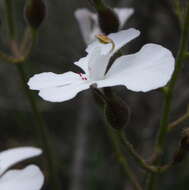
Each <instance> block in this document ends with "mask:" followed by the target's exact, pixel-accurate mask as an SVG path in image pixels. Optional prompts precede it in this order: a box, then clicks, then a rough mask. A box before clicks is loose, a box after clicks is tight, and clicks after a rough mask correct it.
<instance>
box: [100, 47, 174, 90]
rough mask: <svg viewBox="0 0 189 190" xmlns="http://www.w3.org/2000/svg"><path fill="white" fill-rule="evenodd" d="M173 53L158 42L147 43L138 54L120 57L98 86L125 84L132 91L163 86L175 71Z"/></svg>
mask: <svg viewBox="0 0 189 190" xmlns="http://www.w3.org/2000/svg"><path fill="white" fill-rule="evenodd" d="M174 63H175V59H174V57H173V55H172V53H171V52H170V51H169V50H168V49H166V48H164V47H162V46H160V45H156V44H146V45H145V46H143V48H142V49H141V50H140V51H139V52H138V53H136V54H133V55H127V56H122V57H120V58H118V59H117V60H116V61H115V62H114V63H113V65H112V67H111V68H110V70H109V71H108V73H107V75H106V79H105V80H104V81H99V82H98V87H105V86H115V85H124V86H126V87H127V88H128V89H130V90H132V91H142V92H147V91H149V90H153V89H157V88H160V87H163V86H165V85H166V84H167V82H168V81H169V80H170V78H171V76H172V74H173V71H174Z"/></svg>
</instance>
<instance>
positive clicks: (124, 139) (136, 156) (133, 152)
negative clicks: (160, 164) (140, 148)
mask: <svg viewBox="0 0 189 190" xmlns="http://www.w3.org/2000/svg"><path fill="white" fill-rule="evenodd" d="M118 135H119V137H120V139H121V140H122V142H123V143H124V145H125V147H126V148H127V151H128V153H129V154H130V155H131V156H132V157H133V158H134V159H135V161H136V162H137V163H138V164H139V165H140V166H141V168H143V169H145V170H147V171H149V172H154V173H155V172H158V171H159V169H158V168H156V167H155V166H152V165H149V164H147V162H146V161H145V160H144V159H143V158H142V157H141V156H140V155H139V154H138V153H137V152H136V150H135V149H134V147H133V145H132V144H131V143H130V142H129V141H128V139H127V137H126V136H125V134H124V131H118Z"/></svg>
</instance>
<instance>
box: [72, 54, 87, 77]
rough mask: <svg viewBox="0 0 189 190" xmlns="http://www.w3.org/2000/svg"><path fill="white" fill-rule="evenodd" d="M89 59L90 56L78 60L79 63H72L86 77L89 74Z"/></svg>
mask: <svg viewBox="0 0 189 190" xmlns="http://www.w3.org/2000/svg"><path fill="white" fill-rule="evenodd" d="M89 57H90V55H89V54H88V55H87V56H86V57H82V58H81V59H79V61H77V62H75V63H74V64H75V65H77V66H78V67H80V68H81V69H82V70H83V71H84V72H85V74H87V75H88V74H89V66H88V64H89Z"/></svg>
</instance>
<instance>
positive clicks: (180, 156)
mask: <svg viewBox="0 0 189 190" xmlns="http://www.w3.org/2000/svg"><path fill="white" fill-rule="evenodd" d="M185 156H186V150H184V149H182V148H180V149H179V150H178V151H176V153H175V155H174V157H173V164H178V163H180V162H182V160H183V159H184V158H185Z"/></svg>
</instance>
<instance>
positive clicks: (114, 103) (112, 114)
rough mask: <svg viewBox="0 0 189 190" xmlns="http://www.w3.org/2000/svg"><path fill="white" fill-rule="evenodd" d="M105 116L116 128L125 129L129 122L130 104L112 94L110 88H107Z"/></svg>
mask: <svg viewBox="0 0 189 190" xmlns="http://www.w3.org/2000/svg"><path fill="white" fill-rule="evenodd" d="M104 92H105V97H106V103H105V116H106V119H107V121H108V123H109V124H110V125H111V126H112V127H113V128H114V129H123V128H124V127H126V125H127V124H128V122H129V119H130V112H129V108H128V105H127V104H126V103H125V101H123V100H122V99H121V98H120V97H118V96H117V95H115V94H112V92H111V89H110V88H105V91H104Z"/></svg>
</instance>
